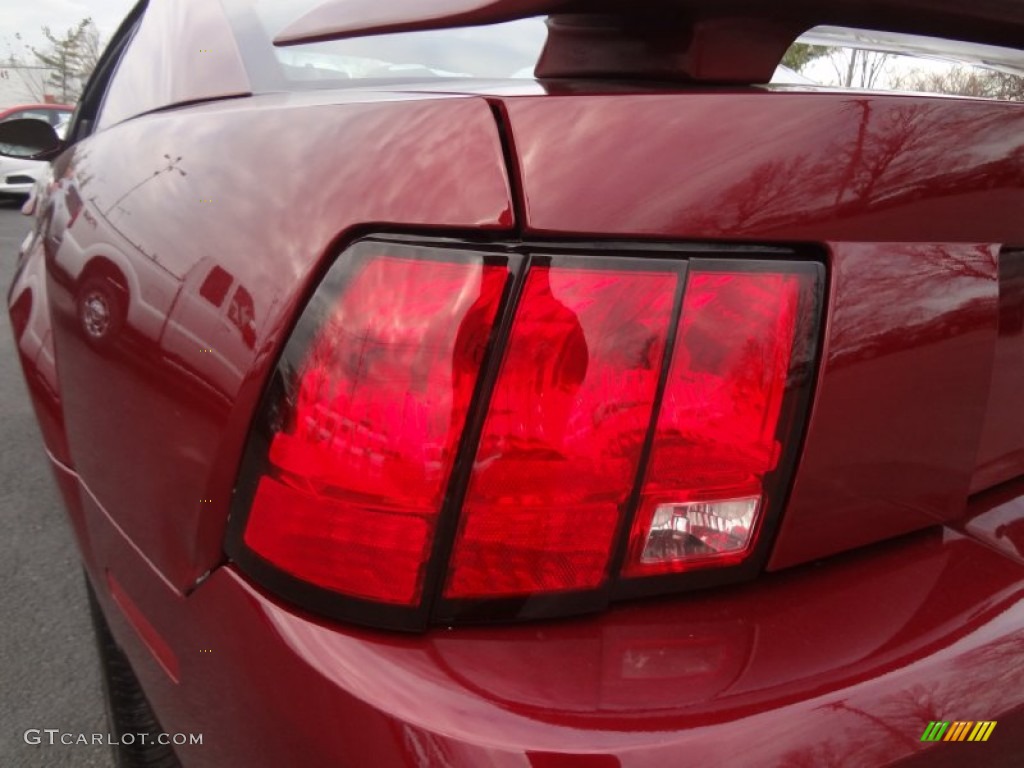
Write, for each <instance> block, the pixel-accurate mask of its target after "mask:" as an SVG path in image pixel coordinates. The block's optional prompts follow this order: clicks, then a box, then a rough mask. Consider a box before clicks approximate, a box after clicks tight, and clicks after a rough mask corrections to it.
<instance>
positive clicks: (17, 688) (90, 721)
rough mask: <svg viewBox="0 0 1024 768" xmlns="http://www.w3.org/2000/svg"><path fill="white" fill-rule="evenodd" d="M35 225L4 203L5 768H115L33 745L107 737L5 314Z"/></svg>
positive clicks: (82, 754) (0, 653) (1, 657)
mask: <svg viewBox="0 0 1024 768" xmlns="http://www.w3.org/2000/svg"><path fill="white" fill-rule="evenodd" d="M29 224H30V222H29V219H28V218H27V217H25V216H22V215H21V213H20V211H19V209H18V206H17V205H16V204H12V203H9V202H0V286H2V288H3V292H2V295H3V297H4V303H3V307H2V308H0V766H2V767H3V768H15V767H20V766H32V767H34V766H76V767H77V766H81V767H82V768H99V767H102V768H108V766H112V765H113V760H112V756H111V751H110V749H111V748H110V747H109V746H103V745H92V744H90V745H83V744H78V745H74V744H72V745H62V744H60V743H57V744H54V745H52V746H51V745H49V744H48V743H47V742H48V739H49V738H50V737H49V735H47V734H46V733H40V739H41V740H42V742H43V743H42V744H39V745H34V744H28V743H26V740H25V732H26V731H27V730H29V729H39V730H40V731H43V730H44V729H58V730H59V731H60V732H61V734H73V735H74V736H76V737H77V735H78V734H87V735H89V738H91V734H94V733H98V734H103V735H104V738H105V735H106V734H107V732H108V727H107V722H106V716H105V714H104V709H103V696H102V693H101V689H100V678H99V661H98V658H97V655H96V644H95V642H94V640H93V632H92V624H91V623H90V621H89V611H88V606H87V603H86V594H85V588H84V585H83V581H82V578H83V577H82V570H81V566H80V565H79V560H78V554H77V551H76V548H75V544H74V542H73V540H72V535H71V529H70V526H69V524H68V523H67V520H66V518H65V514H64V511H63V508H62V505H61V501H60V498H59V494H58V492H57V488H56V485H55V483H54V480H53V478H52V476H51V474H50V470H49V468H48V466H47V460H46V455H45V453H44V452H43V447H42V438H41V437H40V434H39V428H38V427H37V426H36V420H35V415H34V414H33V411H32V405H31V403H30V402H29V398H28V391H27V390H26V388H25V383H24V380H23V379H22V375H21V367H20V365H19V363H18V359H17V355H16V353H15V347H14V341H13V338H12V336H11V325H10V320H9V319H8V316H7V302H6V296H7V289H8V287H9V286H10V284H11V280H12V278H13V276H14V269H15V266H16V263H17V251H18V246H19V245H20V243H21V241H22V239H23V238H24V236H25V234H26V233H27V232H28V229H29ZM31 736H32V734H30V738H31ZM54 738H55V739H57V740H58V742H59V739H60V738H61V736H59V735H55V736H54ZM64 739H65V741H67V740H69V737H66V736H65V737H64Z"/></svg>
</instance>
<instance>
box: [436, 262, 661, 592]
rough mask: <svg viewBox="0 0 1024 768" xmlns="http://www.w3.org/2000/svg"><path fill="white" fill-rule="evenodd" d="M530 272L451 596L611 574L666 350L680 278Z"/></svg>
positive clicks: (584, 584) (582, 581) (554, 269)
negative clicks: (616, 536)
mask: <svg viewBox="0 0 1024 768" xmlns="http://www.w3.org/2000/svg"><path fill="white" fill-rule="evenodd" d="M579 261H580V260H574V259H572V258H569V257H563V258H561V259H560V260H558V261H557V262H556V263H555V264H554V265H552V266H546V265H539V266H535V267H533V268H532V269H531V270H530V273H529V275H528V276H527V279H526V285H525V288H524V290H523V295H522V299H521V301H520V304H519V309H518V311H517V313H516V317H515V322H514V324H513V326H512V334H511V337H510V338H509V341H508V345H507V350H506V353H505V358H504V361H503V362H502V366H501V373H500V375H499V377H498V381H497V384H496V386H495V389H494V394H493V396H492V397H491V403H490V408H489V409H488V411H487V420H486V422H485V424H484V429H483V434H482V436H481V438H480V446H479V449H478V451H477V455H476V461H475V463H474V467H473V474H472V477H471V478H470V482H469V490H468V494H467V496H466V500H465V504H464V506H463V510H462V516H461V527H460V530H459V534H458V537H457V538H456V542H455V549H454V552H453V555H452V560H451V566H450V575H449V580H448V585H447V587H446V589H445V597H448V598H466V597H484V596H486V597H495V596H511V595H527V594H533V593H539V592H552V591H561V590H570V589H590V588H594V587H597V586H598V585H600V584H601V583H602V582H603V581H604V580H605V578H606V577H607V567H608V560H609V557H610V554H611V551H612V543H613V538H614V534H615V531H616V528H617V526H618V523H619V520H620V517H621V514H622V510H623V507H624V504H625V502H626V500H627V497H628V495H629V492H630V490H631V489H632V487H633V483H634V479H635V477H636V469H637V464H638V463H639V460H640V452H641V449H642V447H643V443H644V438H645V436H646V433H647V429H648V426H649V424H650V418H651V408H652V405H653V402H654V395H655V390H656V388H657V385H658V378H659V376H660V374H661V363H662V358H663V356H664V353H665V339H666V336H667V334H668V329H669V322H670V319H671V314H672V302H673V298H674V296H675V291H676V283H677V276H676V274H675V273H673V272H659V271H655V272H643V271H637V270H636V269H633V270H629V271H627V270H625V269H615V265H614V264H606V265H604V268H602V269H595V268H593V267H590V268H587V267H585V266H577V264H578V263H579Z"/></svg>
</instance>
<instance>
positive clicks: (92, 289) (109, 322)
mask: <svg viewBox="0 0 1024 768" xmlns="http://www.w3.org/2000/svg"><path fill="white" fill-rule="evenodd" d="M76 304H77V307H78V321H79V323H80V324H81V326H82V332H83V333H84V334H85V338H86V340H87V341H89V342H90V343H92V344H95V345H97V346H103V345H106V344H109V343H110V342H111V341H112V340H113V338H114V337H115V336H117V333H118V331H120V330H121V326H122V325H123V324H124V311H125V307H124V304H125V302H124V298H123V294H122V289H121V288H120V287H119V286H118V285H117V284H115V283H114V282H113V281H112V280H110V278H108V277H102V276H95V277H88V278H86V279H85V280H84V281H83V282H82V285H81V286H79V288H78V298H77V301H76Z"/></svg>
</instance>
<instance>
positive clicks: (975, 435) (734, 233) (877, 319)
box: [504, 92, 1024, 567]
mask: <svg viewBox="0 0 1024 768" xmlns="http://www.w3.org/2000/svg"><path fill="white" fill-rule="evenodd" d="M504 103H505V108H506V110H507V113H508V118H509V122H510V125H511V128H512V135H513V139H514V141H515V145H516V150H517V154H518V156H519V158H520V163H519V174H518V176H519V177H520V178H521V183H522V187H523V194H524V197H525V205H526V216H527V223H528V226H529V229H530V230H531V231H532V232H535V233H537V234H539V235H541V234H543V235H552V234H568V233H574V234H577V233H588V234H598V233H600V234H602V235H609V236H618V237H671V238H686V239H698V240H700V239H717V238H727V239H729V240H740V241H745V240H750V241H754V242H773V241H775V242H794V241H796V242H801V241H802V242H809V243H821V244H822V247H824V248H826V249H827V255H828V263H829V266H830V271H831V295H830V297H829V302H828V304H829V319H828V323H827V328H826V331H825V338H824V347H823V360H824V367H823V369H822V371H821V373H820V378H819V384H818V387H817V391H816V393H815V401H814V406H813V411H812V415H811V420H810V425H809V428H808V433H807V436H806V440H805V444H804V450H803V455H802V461H801V465H800V468H799V470H798V472H797V476H796V481H795V485H794V488H793V490H792V495H791V498H790V501H789V504H788V506H787V509H786V512H785V515H784V518H783V522H782V528H781V531H780V533H779V537H778V542H777V545H776V549H775V552H774V555H773V558H772V561H771V565H772V567H783V566H786V565H791V564H794V563H797V562H802V561H806V560H809V559H813V558H816V557H821V556H824V555H827V554H830V553H833V552H838V551H841V550H844V549H847V548H850V547H853V546H857V545H860V544H864V543H867V542H869V541H877V540H881V539H883V538H886V537H888V536H892V535H896V534H899V533H902V532H905V531H908V530H913V529H915V528H920V527H923V526H926V525H929V524H932V523H934V522H936V521H941V520H951V519H954V518H956V517H959V516H960V515H961V514H962V510H963V508H964V504H965V503H966V500H967V496H968V493H969V491H970V490H972V489H971V478H972V476H973V474H974V471H975V466H976V459H977V452H978V447H979V443H980V439H981V425H982V421H983V419H984V415H985V408H986V403H987V402H988V395H989V386H990V377H991V373H992V366H993V355H994V350H995V342H996V334H997V325H998V317H997V315H998V298H999V282H998V269H997V260H996V253H997V251H998V249H999V247H1000V245H1002V244H1003V243H1013V242H1024V219H1022V218H1021V217H1020V216H1019V211H1021V210H1024V113H1022V111H1021V110H1019V109H1015V108H1013V107H1011V108H1007V107H1006V105H1000V104H992V103H985V102H963V101H953V100H944V101H935V100H928V99H923V98H916V97H904V96H888V97H886V96H863V95H858V96H852V95H846V94H825V93H818V94H798V93H795V94H778V93H776V94H771V93H743V94H739V93H725V92H722V93H702V94H696V93H695V94H689V95H688V96H687V98H686V100H685V102H682V101H680V100H679V99H678V98H677V97H673V96H670V95H636V96H632V97H630V96H619V97H617V98H607V97H605V98H602V97H600V96H577V97H572V96H564V97H548V98H509V99H506V100H505V102H504ZM648 157H657V158H658V162H654V163H652V162H645V160H644V158H648ZM1004 405H1006V406H1007V407H1009V404H1008V403H1005V404H1004ZM1016 441H1017V442H1016V446H1017V447H1021V446H1022V445H1024V434H1022V435H1017V437H1016Z"/></svg>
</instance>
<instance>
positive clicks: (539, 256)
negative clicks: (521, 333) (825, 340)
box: [225, 234, 827, 631]
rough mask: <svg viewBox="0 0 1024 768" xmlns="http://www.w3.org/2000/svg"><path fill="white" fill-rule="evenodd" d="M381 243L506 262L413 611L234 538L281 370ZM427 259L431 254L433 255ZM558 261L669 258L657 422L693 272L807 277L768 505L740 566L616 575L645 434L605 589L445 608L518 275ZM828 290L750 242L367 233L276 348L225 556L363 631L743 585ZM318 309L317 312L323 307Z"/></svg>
mask: <svg viewBox="0 0 1024 768" xmlns="http://www.w3.org/2000/svg"><path fill="white" fill-rule="evenodd" d="M381 246H386V247H388V248H392V249H396V251H397V252H401V253H403V254H410V255H415V254H418V255H419V257H421V258H432V257H433V258H445V259H451V258H452V256H453V254H467V255H468V256H472V257H474V258H482V259H484V260H485V263H493V264H498V263H500V264H503V265H506V266H507V267H508V268H509V271H510V277H509V280H508V283H507V284H506V288H505V293H504V295H503V297H502V301H501V306H500V309H499V314H498V317H497V318H496V320H495V324H494V327H493V328H492V333H491V338H490V339H489V342H488V346H487V351H486V353H485V356H484V359H483V363H482V367H481V370H480V374H479V378H478V381H477V386H476V390H475V391H474V394H473V397H472V401H471V406H470V411H469V414H468V416H467V421H466V424H465V427H464V430H463V434H462V435H461V437H460V438H459V441H458V443H457V445H458V447H457V452H456V458H455V463H454V465H453V467H452V471H451V475H450V477H449V481H448V488H447V492H446V495H445V499H444V502H443V505H442V508H441V512H440V515H439V517H438V519H437V522H436V526H435V531H434V538H433V544H432V547H431V554H430V556H429V559H428V561H427V565H426V572H425V576H424V582H423V591H422V597H421V600H420V603H419V604H418V605H416V606H404V605H394V604H387V603H381V602H376V601H373V600H366V599H362V598H357V597H353V596H350V595H345V594H342V593H339V592H336V591H333V590H330V589H326V588H323V587H319V586H316V585H313V584H309V583H307V582H305V581H302V580H301V579H298V578H295V577H294V576H291V575H290V574H288V573H286V572H284V571H282V570H281V569H279V568H277V567H276V566H274V565H273V564H271V563H270V562H268V561H267V560H265V559H263V558H262V557H260V556H259V555H258V554H256V553H255V552H253V551H251V550H250V549H249V548H248V547H247V546H246V545H245V544H244V541H243V535H244V531H245V525H246V521H247V519H248V511H249V508H250V507H251V505H252V501H253V497H254V494H255V489H256V484H257V483H258V481H259V478H260V476H261V474H262V473H263V471H264V470H265V469H266V455H267V450H268V447H269V442H270V437H271V434H272V428H273V423H272V422H273V417H274V409H275V403H276V402H277V401H278V400H277V399H278V398H280V397H281V396H282V392H283V388H284V387H285V386H286V383H285V380H286V376H285V371H286V370H287V369H288V366H289V365H292V366H293V367H294V365H295V361H298V360H301V359H302V357H303V355H304V353H305V351H306V349H307V347H308V344H309V341H310V339H311V338H312V336H313V332H314V331H315V329H316V322H317V321H318V318H319V317H320V315H321V310H320V309H318V307H322V306H328V305H329V303H330V302H331V301H333V300H334V299H336V298H337V296H338V295H339V293H340V292H341V291H342V290H343V289H344V286H345V285H346V284H347V282H348V280H349V279H351V275H352V273H353V270H354V269H355V265H357V264H358V263H359V261H360V259H362V258H365V256H366V255H368V254H369V252H370V251H371V250H373V251H374V252H375V253H376V252H379V249H380V247H381ZM431 254H433V255H431ZM558 256H573V257H579V256H586V257H587V258H588V259H590V258H592V259H594V260H595V261H596V263H598V264H600V263H601V262H602V261H603V260H605V259H615V260H616V265H617V266H618V267H621V265H622V264H623V263H630V262H628V261H620V260H630V259H631V260H632V263H633V264H635V266H636V267H637V268H638V269H643V268H647V269H650V268H661V269H664V266H663V265H664V263H665V262H666V261H670V262H672V264H673V268H674V269H677V270H678V271H679V274H680V275H681V279H680V281H679V286H678V288H677V295H676V300H675V305H674V308H673V313H672V319H671V322H670V331H669V337H668V339H667V344H668V350H669V353H666V354H665V356H664V358H665V359H664V360H663V370H662V372H661V376H660V380H659V387H658V393H657V396H656V399H655V403H654V411H653V415H654V417H656V415H657V411H658V407H659V405H660V401H661V396H662V394H663V391H664V386H665V379H666V376H667V371H668V366H669V365H670V363H671V354H670V352H671V350H672V348H673V346H674V341H675V335H676V331H677V328H678V323H679V313H680V311H681V305H682V297H683V296H684V292H685V287H686V286H685V283H686V275H687V274H688V271H689V269H690V268H691V267H695V266H699V268H700V269H701V270H704V271H708V270H711V271H713V270H729V271H733V272H735V271H751V272H758V271H763V272H769V271H770V272H779V271H780V266H782V267H784V269H783V270H782V271H785V272H792V273H794V274H801V275H806V276H807V277H808V279H807V280H806V282H805V284H804V285H803V288H802V290H801V293H800V299H799V309H798V312H799V316H800V317H802V318H804V321H805V323H806V326H807V329H808V331H807V332H806V333H804V334H802V335H801V334H798V338H797V340H796V341H795V343H796V345H797V346H795V347H794V350H793V354H792V360H791V366H790V371H789V377H788V381H787V388H786V394H785V397H784V399H783V413H782V414H781V415H780V418H779V429H780V432H781V431H782V430H783V429H785V425H789V432H788V433H787V434H786V435H783V436H781V438H780V439H781V443H782V445H783V455H782V456H781V458H780V461H779V463H778V465H777V467H776V469H775V470H773V471H772V472H771V473H769V474H768V475H767V476H766V478H765V482H764V497H765V504H766V506H765V508H764V509H763V511H762V513H761V520H760V531H759V533H758V535H757V538H756V541H755V544H754V546H753V548H752V550H751V552H750V553H749V555H748V556H747V557H746V558H745V559H744V560H743V561H742V562H740V563H738V564H735V565H728V566H715V567H712V568H698V569H693V570H689V571H686V572H682V573H673V574H663V575H655V576H643V577H638V578H622V577H620V576H619V575H618V574H619V571H620V569H621V566H622V563H623V561H624V559H625V553H626V547H627V545H628V537H629V531H630V526H631V524H632V518H633V515H634V514H635V512H636V509H637V504H638V499H639V493H640V487H641V482H642V480H641V479H642V478H643V476H644V473H645V470H646V467H647V464H648V462H649V458H650V450H651V440H652V436H653V433H652V431H651V434H649V435H648V440H647V442H646V443H645V445H644V449H643V453H642V455H641V458H640V465H639V469H638V472H637V481H636V484H635V486H634V488H633V490H632V492H631V494H630V496H629V499H630V501H629V503H628V505H627V508H626V509H625V510H624V513H623V514H622V517H621V519H620V523H619V528H618V529H617V531H616V536H615V539H614V548H613V552H612V555H611V558H610V563H609V570H608V575H607V578H606V579H605V582H604V584H603V585H602V586H601V587H600V588H598V589H593V590H586V591H567V592H564V593H546V594H539V595H529V596H523V597H497V598H484V599H459V600H452V599H447V598H444V597H443V594H442V591H443V588H444V583H445V578H446V575H447V570H448V565H449V558H450V556H451V551H452V548H453V545H454V539H455V535H456V531H457V529H458V519H459V514H460V512H461V506H462V503H463V500H464V496H465V492H466V488H467V482H468V477H469V473H470V470H471V468H472V460H473V458H474V457H475V454H476V447H477V442H478V441H479V438H480V432H481V429H482V427H483V422H484V418H485V416H486V410H487V406H488V404H489V401H490V395H491V391H492V389H493V387H494V384H495V382H496V379H497V375H498V370H499V368H500V363H501V358H502V354H503V350H504V346H505V344H506V342H507V340H508V335H509V331H510V328H511V323H512V319H513V316H514V313H515V310H516V306H517V303H518V300H519V295H520V293H521V290H522V287H523V283H524V281H525V276H526V273H527V271H528V269H529V267H530V265H531V263H543V262H545V261H550V259H551V258H554V257H558ZM826 286H827V271H826V267H825V261H824V259H823V257H822V253H821V252H820V250H819V249H817V248H815V247H813V246H800V245H795V246H788V245H787V246H772V245H749V244H714V243H712V244H706V243H676V242H650V243H642V242H641V243H636V242H629V243H624V242H618V241H616V242H599V241H580V240H565V241H550V240H549V241H531V240H522V241H509V240H502V239H498V238H497V237H495V238H494V239H491V238H486V237H481V236H479V235H474V236H464V237H460V236H458V235H457V234H456V235H454V236H451V237H419V236H416V235H409V234H373V235H367V236H363V237H360V238H358V239H355V240H353V241H352V242H351V243H349V244H348V245H347V247H343V248H341V249H340V250H339V251H338V253H337V256H336V257H335V259H334V260H333V261H332V263H331V264H330V265H329V267H328V268H327V269H326V271H325V273H324V275H323V278H322V279H321V281H320V282H319V284H318V285H317V286H316V289H315V291H314V292H313V293H312V295H311V298H310V299H309V301H308V302H307V303H306V305H305V306H303V307H302V308H301V311H300V312H299V313H298V317H297V318H296V321H295V325H294V327H293V328H292V331H291V333H290V334H289V335H288V336H287V339H286V341H284V342H283V344H282V346H281V348H280V350H279V352H278V357H277V360H276V362H275V364H274V365H273V367H272V369H271V375H270V377H269V379H268V381H267V383H266V385H265V387H264V390H263V394H262V396H261V398H260V400H259V405H258V406H257V411H256V415H255V417H254V418H253V421H252V424H251V427H250V432H249V436H248V439H247V441H246V445H245V449H244V452H243V457H242V460H241V464H240V469H239V475H238V482H237V484H236V489H235V494H234V498H233V501H232V507H231V512H230V517H229V521H228V527H227V533H226V539H225V550H226V553H227V555H228V557H229V558H230V559H231V560H232V561H234V562H235V563H236V565H237V566H238V568H239V569H240V570H242V571H243V572H244V573H245V574H246V575H248V576H249V577H250V578H251V579H252V580H253V581H255V582H256V583H257V584H259V585H261V586H262V587H263V588H265V589H267V590H269V591H270V592H272V593H273V594H275V595H279V596H280V597H282V598H283V599H285V600H287V601H289V602H292V603H294V604H296V605H298V606H300V607H302V608H304V609H307V610H309V611H311V612H314V613H316V614H319V615H323V616H328V617H331V618H335V619H340V620H344V621H348V622H352V623H356V624H362V625H366V626H371V627H376V628H382V629H392V630H402V631H422V630H424V629H425V628H426V627H427V626H429V625H431V624H452V623H488V622H502V621H505V622H509V621H523V620H533V619H544V618H554V617H563V616H571V615H577V614H582V613H592V612H596V611H600V610H603V609H605V608H607V607H608V605H609V604H610V603H611V602H613V601H618V600H626V599H633V598H639V597H647V596H654V595H663V594H676V593H680V592H684V591H689V590H693V589H701V588H705V587H709V586H718V585H724V584H729V583H735V582H738V581H744V580H748V579H750V578H753V577H754V576H755V575H756V574H757V573H759V572H760V571H761V570H762V569H763V568H764V565H765V563H766V561H767V558H768V555H769V553H770V550H771V546H772V544H773V543H774V538H775V534H776V532H777V529H778V523H779V519H780V517H781V512H782V510H783V508H784V506H785V502H786V498H787V496H788V493H789V489H790V487H791V485H792V480H793V476H794V473H795V467H796V464H797V461H798V458H799V455H800V451H801V450H802V446H803V440H804V435H805V432H806V426H807V421H808V419H807V417H808V413H809V407H810V401H811V394H812V390H813V387H814V384H815V382H816V377H817V369H818V362H819V360H820V354H821V349H820V347H821V331H822V325H823V324H822V318H823V316H824V309H825V300H826ZM325 302H326V304H325Z"/></svg>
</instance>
